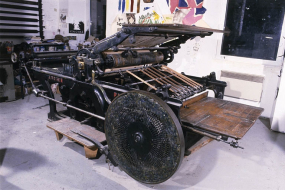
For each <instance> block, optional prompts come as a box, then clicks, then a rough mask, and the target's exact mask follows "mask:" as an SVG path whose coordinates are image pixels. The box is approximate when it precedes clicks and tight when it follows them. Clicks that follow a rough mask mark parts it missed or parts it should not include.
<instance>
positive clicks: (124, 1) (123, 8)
mask: <svg viewBox="0 0 285 190" xmlns="http://www.w3.org/2000/svg"><path fill="white" fill-rule="evenodd" d="M125 8H126V0H123V4H122V12H123V13H124V12H125Z"/></svg>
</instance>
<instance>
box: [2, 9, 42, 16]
mask: <svg viewBox="0 0 285 190" xmlns="http://www.w3.org/2000/svg"><path fill="white" fill-rule="evenodd" d="M0 13H6V14H13V15H29V16H38V14H34V13H22V12H12V11H2V10H0Z"/></svg>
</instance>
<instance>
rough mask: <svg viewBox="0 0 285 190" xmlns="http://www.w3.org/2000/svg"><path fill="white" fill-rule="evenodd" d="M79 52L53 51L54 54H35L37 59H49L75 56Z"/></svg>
mask: <svg viewBox="0 0 285 190" xmlns="http://www.w3.org/2000/svg"><path fill="white" fill-rule="evenodd" d="M77 52H78V51H52V52H50V51H49V52H34V57H35V58H47V57H65V56H71V55H75V54H76V53H77Z"/></svg>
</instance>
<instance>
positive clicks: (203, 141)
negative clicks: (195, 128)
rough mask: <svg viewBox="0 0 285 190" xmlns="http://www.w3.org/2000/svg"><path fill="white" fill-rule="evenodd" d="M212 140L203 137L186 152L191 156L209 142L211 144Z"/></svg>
mask: <svg viewBox="0 0 285 190" xmlns="http://www.w3.org/2000/svg"><path fill="white" fill-rule="evenodd" d="M213 140H214V139H211V138H209V137H203V138H202V139H200V140H199V141H198V142H197V143H195V144H194V145H193V146H191V147H190V148H189V149H188V152H189V153H190V154H193V153H194V152H196V151H197V150H199V149H200V148H202V147H204V146H205V145H207V144H209V143H210V142H212V141H213Z"/></svg>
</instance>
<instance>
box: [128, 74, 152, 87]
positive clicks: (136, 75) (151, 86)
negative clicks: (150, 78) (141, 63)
mask: <svg viewBox="0 0 285 190" xmlns="http://www.w3.org/2000/svg"><path fill="white" fill-rule="evenodd" d="M126 72H127V73H129V74H130V75H132V76H133V77H135V78H137V79H138V80H140V81H142V82H143V83H145V84H146V85H148V86H149V87H151V88H152V89H154V90H157V89H156V88H155V87H154V86H152V85H151V84H149V83H148V82H145V81H144V80H143V79H141V78H140V77H138V76H137V75H135V74H134V73H132V72H130V71H128V70H126Z"/></svg>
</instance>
